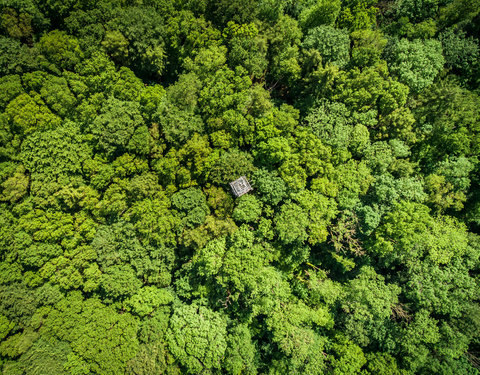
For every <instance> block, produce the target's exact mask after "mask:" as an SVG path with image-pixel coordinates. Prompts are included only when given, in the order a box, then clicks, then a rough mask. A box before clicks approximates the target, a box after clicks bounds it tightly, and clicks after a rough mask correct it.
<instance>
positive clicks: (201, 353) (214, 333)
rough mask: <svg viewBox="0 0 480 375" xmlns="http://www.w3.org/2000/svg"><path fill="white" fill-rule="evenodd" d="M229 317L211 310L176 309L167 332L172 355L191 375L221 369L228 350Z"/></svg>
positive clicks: (201, 307) (200, 308)
mask: <svg viewBox="0 0 480 375" xmlns="http://www.w3.org/2000/svg"><path fill="white" fill-rule="evenodd" d="M226 339H227V323H226V319H225V317H224V316H223V315H222V314H221V313H218V312H214V311H212V310H210V309H209V308H207V307H204V306H197V305H195V304H192V305H178V306H176V307H174V310H173V315H172V317H171V318H170V324H169V329H168V332H167V342H168V346H169V349H170V351H171V352H172V354H173V355H174V357H175V358H176V359H177V360H178V361H179V362H180V364H181V365H182V366H183V367H184V368H185V370H186V371H187V373H189V374H198V373H200V372H202V371H211V370H215V369H219V368H220V367H221V364H222V360H223V358H224V355H225V350H226V349H227V340H226Z"/></svg>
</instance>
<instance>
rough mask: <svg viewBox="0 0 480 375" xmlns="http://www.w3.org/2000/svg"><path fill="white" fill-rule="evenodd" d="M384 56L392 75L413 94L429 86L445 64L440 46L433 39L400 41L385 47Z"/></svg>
mask: <svg viewBox="0 0 480 375" xmlns="http://www.w3.org/2000/svg"><path fill="white" fill-rule="evenodd" d="M385 55H386V58H387V61H388V63H389V67H390V71H391V72H392V74H394V75H395V76H397V77H398V79H399V81H400V82H402V83H404V84H406V85H407V86H408V87H409V88H410V89H411V90H412V91H413V92H420V91H422V90H423V89H425V88H426V87H428V86H430V85H431V84H432V83H433V81H434V79H435V77H436V76H437V75H438V74H439V73H440V71H441V70H442V69H443V65H444V64H445V59H444V57H443V54H442V45H441V43H440V42H439V41H438V40H434V39H429V40H424V41H422V40H414V41H409V40H407V39H401V40H399V41H395V42H393V43H392V44H391V45H390V46H387V48H386V50H385Z"/></svg>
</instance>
